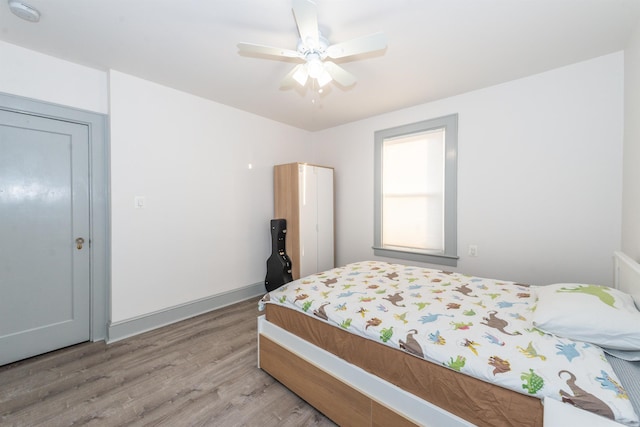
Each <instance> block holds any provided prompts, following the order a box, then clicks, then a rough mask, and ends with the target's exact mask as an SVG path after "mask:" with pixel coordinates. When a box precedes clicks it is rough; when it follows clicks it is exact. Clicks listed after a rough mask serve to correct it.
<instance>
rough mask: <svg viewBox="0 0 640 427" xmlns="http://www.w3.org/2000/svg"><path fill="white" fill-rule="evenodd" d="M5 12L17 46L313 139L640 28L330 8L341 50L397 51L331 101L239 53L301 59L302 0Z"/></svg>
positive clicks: (526, 2)
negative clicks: (377, 38)
mask: <svg viewBox="0 0 640 427" xmlns="http://www.w3.org/2000/svg"><path fill="white" fill-rule="evenodd" d="M0 1H2V0H0ZM3 3H5V4H0V39H1V40H4V41H6V42H8V43H12V44H16V45H19V46H23V47H25V48H28V49H32V50H35V51H38V52H42V53H46V54H49V55H52V56H56V57H59V58H63V59H66V60H69V61H73V62H76V63H80V64H84V65H87V66H90V67H94V68H98V69H101V70H107V69H115V70H118V71H121V72H124V73H127V74H131V75H134V76H138V77H141V78H144V79H147V80H150V81H154V82H157V83H160V84H163V85H165V86H169V87H173V88H176V89H179V90H182V91H185V92H189V93H192V94H195V95H198V96H201V97H204V98H208V99H211V100H213V101H216V102H219V103H222V104H226V105H229V106H231V107H235V108H238V109H241V110H245V111H248V112H251V113H254V114H257V115H260V116H264V117H268V118H270V119H273V120H277V121H280V122H283V123H287V124H290V125H293V126H296V127H299V128H302V129H307V130H311V131H315V130H320V129H325V128H329V127H333V126H337V125H340V124H344V123H348V122H351V121H354V120H358V119H362V118H365V117H370V116H373V115H376V114H380V113H385V112H388V111H393V110H397V109H400V108H404V107H409V106H413V105H417V104H422V103H425V102H429V101H433V100H436V99H440V98H444V97H448V96H452V95H456V94H460V93H464V92H468V91H470V90H474V89H478V88H482V87H487V86H491V85H494V84H498V83H501V82H505V81H509V80H513V79H517V78H521V77H524V76H527V75H531V74H535V73H539V72H542V71H546V70H550V69H553V68H557V67H560V66H563V65H568V64H571V63H575V62H579V61H583V60H586V59H590V58H594V57H597V56H601V55H604V54H607V53H611V52H616V51H619V50H622V49H624V47H625V44H626V41H627V40H628V38H629V36H630V33H631V31H632V30H633V29H634V27H635V26H636V25H638V24H639V20H640V0H317V9H318V17H319V22H320V30H321V32H322V34H323V35H324V36H325V37H327V39H329V42H330V43H336V42H342V41H347V40H350V39H352V38H356V37H359V36H365V35H368V34H371V33H374V32H378V31H382V32H384V33H385V34H386V35H387V37H388V40H389V43H388V47H387V49H386V50H385V51H382V52H379V53H375V54H368V55H362V56H360V57H352V58H348V59H349V60H348V61H335V62H337V63H339V64H340V65H341V66H342V67H343V68H345V69H346V70H348V71H349V72H351V73H352V74H354V75H355V76H356V77H357V78H358V82H357V84H356V85H355V86H353V87H350V88H347V89H344V88H341V87H339V86H336V85H335V84H333V83H331V84H330V85H329V88H328V90H325V92H324V93H323V94H322V95H318V94H316V93H314V91H312V90H306V91H305V90H301V89H289V90H282V89H280V81H281V79H282V78H283V77H284V76H285V75H286V74H287V73H288V72H289V71H290V70H291V69H292V68H293V67H294V65H295V64H296V63H295V62H291V61H283V60H277V59H276V60H273V59H265V58H258V57H250V56H241V55H239V54H238V49H237V47H236V44H237V43H238V42H241V41H242V42H249V43H258V44H264V45H269V46H275V47H283V48H288V49H292V50H295V48H296V43H297V33H296V26H295V21H294V18H293V15H292V12H291V1H290V0H173V1H170V0H55V1H51V0H25V3H27V4H29V5H31V6H33V7H35V8H36V9H38V10H39V11H40V13H41V15H42V16H41V20H40V22H39V23H37V24H34V23H30V22H26V21H23V20H21V19H19V18H17V17H16V16H14V15H13V14H12V13H11V12H10V11H9V8H8V5H7V3H6V0H4V1H3ZM0 66H2V58H0Z"/></svg>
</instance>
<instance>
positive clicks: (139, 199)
mask: <svg viewBox="0 0 640 427" xmlns="http://www.w3.org/2000/svg"><path fill="white" fill-rule="evenodd" d="M134 204H135V206H136V209H142V208H144V196H136V197H135V199H134Z"/></svg>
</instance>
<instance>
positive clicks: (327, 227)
mask: <svg viewBox="0 0 640 427" xmlns="http://www.w3.org/2000/svg"><path fill="white" fill-rule="evenodd" d="M317 169H318V170H317V178H316V184H317V186H318V187H317V188H318V190H317V197H318V199H317V200H318V201H317V206H318V208H317V209H318V210H317V222H318V255H317V256H318V265H317V266H316V268H317V270H318V271H325V270H329V269H331V268H333V267H335V264H334V263H335V257H334V254H333V252H334V250H333V249H334V242H333V236H334V229H333V215H334V212H333V169H331V168H317Z"/></svg>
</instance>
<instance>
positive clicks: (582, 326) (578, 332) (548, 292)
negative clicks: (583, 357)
mask: <svg viewBox="0 0 640 427" xmlns="http://www.w3.org/2000/svg"><path fill="white" fill-rule="evenodd" d="M532 289H533V290H534V291H535V293H536V294H537V297H538V301H537V304H536V308H535V311H534V312H533V324H534V326H535V327H537V328H538V329H541V330H543V331H545V332H549V333H552V334H554V335H558V336H561V337H566V338H571V339H575V340H578V341H586V342H590V343H593V344H596V345H599V346H602V347H608V348H612V349H617V350H640V311H638V310H637V309H636V307H635V304H634V302H633V299H632V298H631V296H630V295H628V294H625V293H624V292H622V291H619V290H617V289H614V288H610V287H608V286H599V285H585V284H581V283H557V284H553V285H547V286H538V287H535V288H533V287H532Z"/></svg>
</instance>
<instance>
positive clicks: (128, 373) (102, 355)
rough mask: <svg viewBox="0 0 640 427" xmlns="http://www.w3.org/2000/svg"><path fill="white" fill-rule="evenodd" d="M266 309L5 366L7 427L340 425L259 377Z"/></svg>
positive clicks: (242, 306)
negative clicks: (260, 324) (260, 328)
mask: <svg viewBox="0 0 640 427" xmlns="http://www.w3.org/2000/svg"><path fill="white" fill-rule="evenodd" d="M257 306H258V304H257V299H251V300H249V301H245V302H241V303H238V304H234V305H232V306H229V307H226V308H222V309H219V310H216V311H213V312H211V313H207V314H204V315H201V316H198V317H195V318H193V319H189V320H185V321H182V322H179V323H175V324H173V325H170V326H166V327H163V328H160V329H156V330H154V331H150V332H147V333H144V334H140V335H137V336H135V337H132V338H128V339H125V340H122V341H118V342H116V343H112V344H109V345H107V344H105V343H104V342H96V343H84V344H79V345H76V346H73V347H68V348H65V349H62V350H58V351H55V352H51V353H48V354H45V355H42V356H38V357H34V358H31V359H27V360H24V361H21V362H17V363H13V364H10V365H6V366H2V367H0V425H2V426H76V425H90V426H161V425H162V426H265V427H266V426H333V425H335V424H333V423H332V422H331V421H330V420H329V419H327V418H326V417H324V416H323V415H322V414H320V413H319V412H317V411H316V410H315V409H313V408H312V407H311V406H309V405H308V404H307V403H306V402H304V401H302V400H301V399H300V398H299V397H297V396H296V395H295V394H293V393H292V392H290V391H289V390H288V389H286V388H285V387H284V386H283V385H281V384H280V383H278V382H277V381H275V380H274V379H273V378H271V377H270V376H269V375H268V374H267V373H265V372H263V371H261V370H260V369H258V368H257V339H256V333H257V332H256V318H257V316H258V315H259V312H258V309H257Z"/></svg>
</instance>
